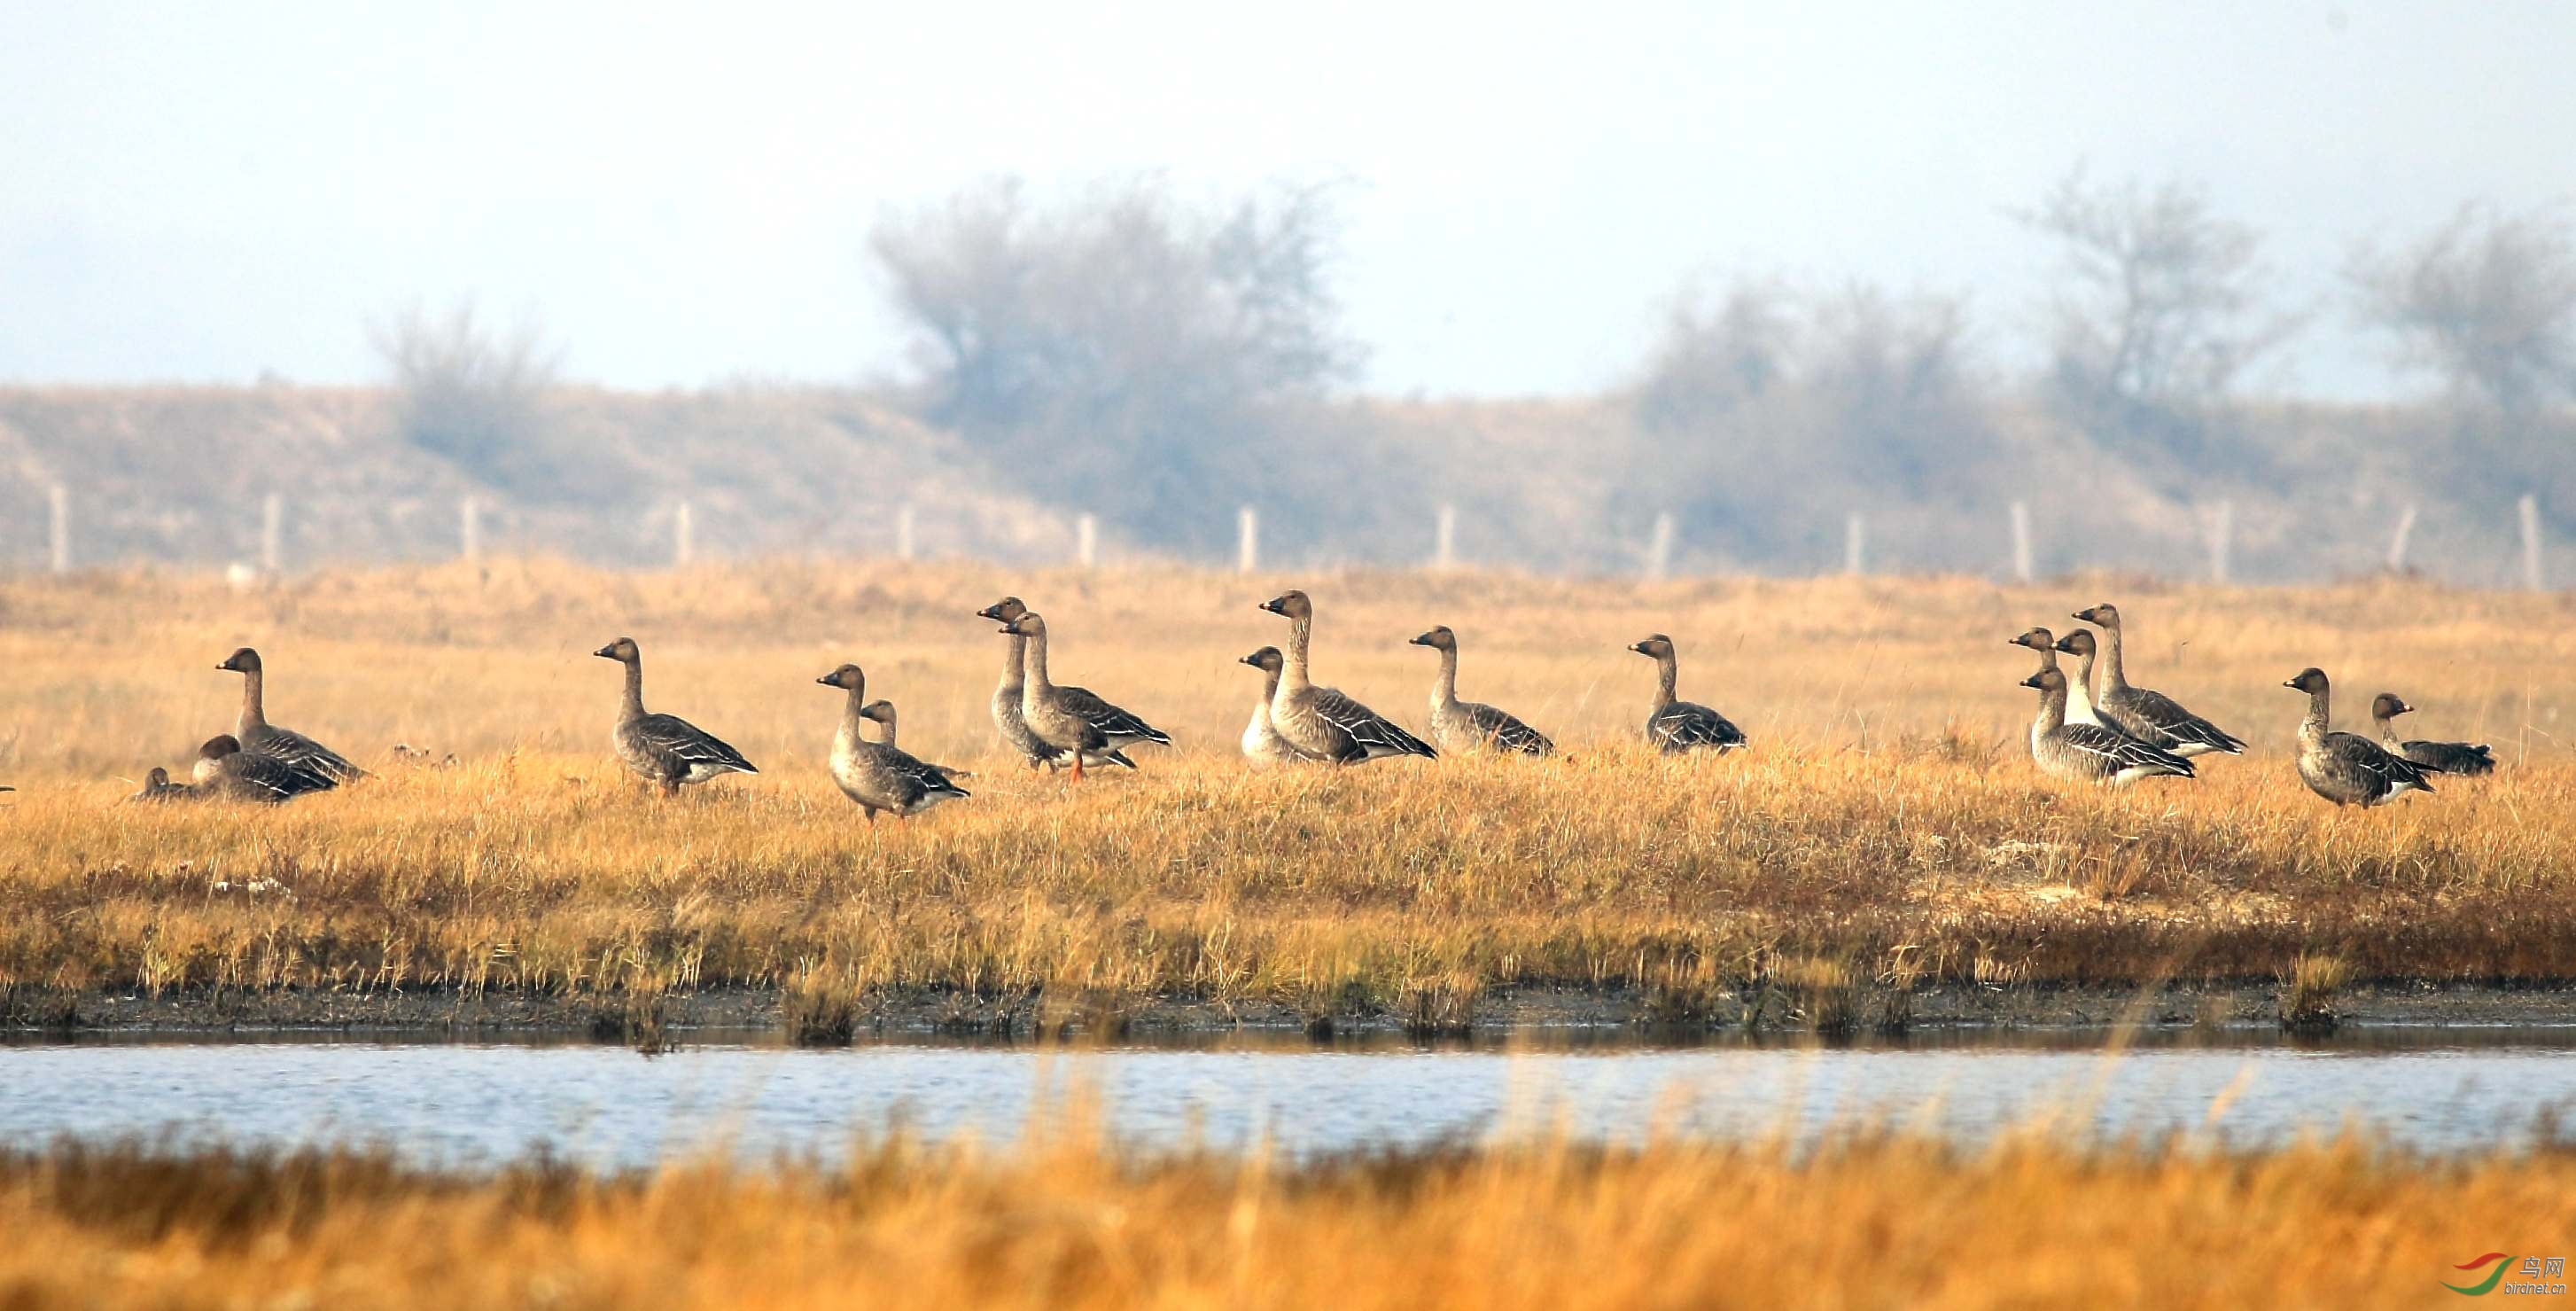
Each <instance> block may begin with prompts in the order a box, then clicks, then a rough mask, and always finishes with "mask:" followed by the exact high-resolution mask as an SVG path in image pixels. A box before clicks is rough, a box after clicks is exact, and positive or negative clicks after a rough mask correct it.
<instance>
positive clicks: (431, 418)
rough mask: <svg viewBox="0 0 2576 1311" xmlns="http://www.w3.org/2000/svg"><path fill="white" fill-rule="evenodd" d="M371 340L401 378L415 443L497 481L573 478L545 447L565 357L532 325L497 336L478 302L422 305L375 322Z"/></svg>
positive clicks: (407, 431) (409, 434)
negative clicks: (478, 315) (445, 307)
mask: <svg viewBox="0 0 2576 1311" xmlns="http://www.w3.org/2000/svg"><path fill="white" fill-rule="evenodd" d="M368 335H369V337H370V338H371V339H372V340H373V341H374V343H375V347H376V353H377V354H378V355H380V356H381V357H383V359H384V361H385V365H386V368H387V369H388V370H389V371H390V372H391V373H392V375H393V385H394V388H395V392H396V396H397V401H396V404H397V407H398V409H397V415H398V421H399V422H400V423H401V425H402V432H403V436H404V438H405V439H406V440H408V441H410V442H411V443H412V444H413V445H415V446H418V447H420V448H421V449H422V450H425V451H428V452H430V453H431V454H433V455H438V456H442V457H444V458H446V459H448V460H452V461H454V462H455V463H456V464H458V465H459V466H461V467H463V468H464V469H465V470H466V471H467V472H469V473H471V474H472V475H474V476H475V477H477V478H479V479H482V480H484V481H487V482H492V483H496V484H513V483H521V484H524V483H531V482H534V483H538V484H544V483H547V482H549V481H551V480H556V479H559V478H560V477H561V475H562V474H563V473H564V472H565V471H564V470H563V469H560V468H558V467H556V466H557V464H558V462H557V461H554V460H552V459H550V458H548V457H547V455H546V453H545V451H544V450H543V449H542V448H543V445H544V438H545V432H544V429H545V424H546V417H547V413H546V411H547V405H546V402H547V398H548V396H549V394H550V393H551V392H552V391H553V390H554V387H555V384H556V375H557V373H558V371H559V370H560V368H561V367H562V358H563V357H562V352H561V351H560V350H559V349H557V348H554V347H550V346H548V345H547V344H546V342H545V339H544V335H543V333H542V332H541V331H540V330H539V329H538V327H537V326H536V324H535V323H534V322H533V321H523V322H522V323H521V324H519V325H518V326H517V327H516V328H514V329H513V330H511V331H510V332H508V333H507V334H497V333H495V332H493V331H492V330H491V329H489V328H487V327H485V326H484V325H482V324H481V323H478V322H477V321H476V320H475V314H474V306H473V304H472V303H471V302H470V301H468V302H459V303H458V304H457V305H456V307H455V308H453V309H451V310H449V311H447V312H446V313H444V314H432V313H430V312H429V311H428V310H427V309H425V308H424V307H422V306H421V305H420V304H419V303H418V302H414V303H412V304H410V305H407V306H405V307H403V308H402V309H400V310H398V311H396V312H395V313H394V314H392V315H391V316H390V317H388V318H387V319H386V320H385V321H383V322H381V323H375V324H370V325H369V326H368ZM528 490H546V488H544V487H542V486H539V487H531V488H529V489H528Z"/></svg>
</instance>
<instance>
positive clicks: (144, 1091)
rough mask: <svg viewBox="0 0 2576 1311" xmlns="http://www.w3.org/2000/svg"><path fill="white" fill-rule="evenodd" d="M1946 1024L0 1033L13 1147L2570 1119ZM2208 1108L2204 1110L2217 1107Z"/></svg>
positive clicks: (2257, 1038) (2558, 1043)
mask: <svg viewBox="0 0 2576 1311" xmlns="http://www.w3.org/2000/svg"><path fill="white" fill-rule="evenodd" d="M2103 1041H2104V1038H2103V1035H2102V1034H2101V1033H2100V1032H2098V1031H2060V1032H2048V1031H2041V1032H2037V1033H2030V1032H2022V1033H2013V1034H2000V1035H1998V1034H1980V1035H1966V1036H1959V1035H1949V1036H1943V1037H1938V1038H1933V1039H1918V1040H1916V1041H1912V1042H1906V1043H1901V1044H1894V1045H1864V1046H1853V1047H1842V1048H1833V1047H1816V1046H1812V1045H1794V1044H1778V1043H1772V1044H1764V1043H1754V1042H1747V1041H1741V1040H1737V1041H1723V1042H1714V1043H1707V1044H1704V1045H1698V1046H1690V1047H1678V1048H1676V1047H1641V1046H1638V1045H1635V1044H1633V1043H1631V1042H1628V1041H1624V1040H1615V1039H1604V1038H1601V1037H1598V1036H1593V1035H1586V1034H1582V1033H1573V1034H1556V1035H1542V1036H1540V1037H1538V1038H1537V1039H1535V1040H1531V1039H1523V1040H1521V1041H1519V1042H1516V1043H1514V1044H1512V1045H1510V1046H1498V1045H1494V1044H1490V1043H1486V1044H1459V1045H1432V1046H1425V1045H1418V1044H1412V1043H1406V1042H1396V1041H1375V1042H1364V1043H1343V1044H1339V1045H1328V1046H1317V1045H1315V1044H1312V1043H1308V1042H1305V1041H1303V1040H1301V1039H1292V1038H1282V1037H1277V1036H1261V1035H1249V1036H1247V1035H1228V1036H1224V1037H1218V1038H1205V1039H1196V1040H1187V1041H1181V1042H1175V1043H1171V1044H1165V1045H1158V1046H1119V1047H1109V1048H1095V1049H1088V1050H1081V1051H1073V1050H1068V1049H1064V1048H1032V1047H1010V1046H996V1045H989V1044H973V1043H962V1042H949V1041H932V1040H924V1039H911V1040H903V1039H898V1040H888V1041H880V1042H875V1043H866V1044H862V1045H860V1046H856V1047H852V1048H847V1049H841V1050H821V1051H814V1050H794V1049H788V1048H783V1047H779V1046H776V1045H775V1044H774V1042H771V1041H768V1040H765V1039H762V1038H760V1037H759V1036H758V1035H697V1036H695V1038H693V1040H692V1042H691V1044H690V1045H689V1046H687V1047H686V1048H684V1049H682V1050H679V1051H674V1052H668V1053H664V1054H661V1055H658V1056H651V1057H646V1056H642V1055H638V1054H637V1053H635V1052H633V1051H629V1050H627V1049H625V1048H622V1047H611V1046H597V1045H588V1044H574V1043H558V1044H544V1043H489V1042H476V1043H446V1042H417V1041H400V1040H394V1039H390V1038H387V1039H369V1038H365V1037H359V1038H350V1037H345V1036H338V1035H335V1036H333V1037H331V1038H329V1039H316V1038H311V1037H300V1038H299V1037H286V1038H278V1037H270V1038H262V1039H258V1040H252V1041H236V1040H226V1041H196V1042H173V1041H168V1040H156V1041H148V1042H133V1041H121V1040H100V1039H87V1040H82V1041H76V1042H72V1043H63V1044H41V1043H32V1042H28V1043H17V1044H11V1045H0V1145H10V1146H21V1147H24V1146H33V1145H38V1144H41V1143H44V1142H47V1141H49V1140H52V1139H55V1138H57V1137H60V1136H63V1135H72V1136H77V1137H82V1138H89V1139H104V1138H118V1137H129V1136H136V1135H141V1136H145V1137H155V1138H172V1139H178V1140H186V1141H198V1140H206V1139H220V1140H224V1141H229V1142H234V1143H242V1144H272V1145H295V1144H306V1143H340V1144H361V1145H363V1144H378V1143H382V1144H387V1145H390V1146H392V1147H393V1148H394V1149H395V1150H397V1151H399V1152H401V1153H402V1154H404V1155H406V1156H409V1157H411V1158H413V1159H416V1160H421V1161H424V1162H433V1163H471V1162H478V1161H497V1160H506V1159H510V1158H513V1157H517V1156H520V1155H522V1154H525V1153H527V1152H529V1151H531V1150H535V1149H538V1148H541V1147H542V1148H545V1149H547V1150H550V1151H552V1152H554V1153H556V1154H557V1155H559V1156H563V1157H568V1158H571V1159H574V1160H579V1161H584V1162H590V1163H596V1164H612V1165H644V1164H649V1163H651V1162H653V1161H656V1160H660V1159H665V1158H667V1157H670V1156H672V1155H675V1154H681V1153H689V1152H698V1151H704V1150H708V1149H710V1148H721V1149H724V1150H729V1151H732V1152H734V1153H737V1154H739V1155H742V1156H745V1157H753V1158H758V1157H766V1156H769V1155H773V1154H776V1153H781V1152H785V1153H794V1154H800V1155H802V1154H811V1155H816V1156H821V1157H826V1158H828V1157H830V1156H832V1155H834V1154H835V1153H837V1152H839V1151H842V1150H845V1149H846V1148H847V1147H848V1146H849V1145H850V1144H851V1143H853V1142H854V1141H856V1140H857V1138H858V1137H859V1136H861V1135H863V1134H867V1133H872V1132H877V1131H882V1130H884V1129H885V1128H887V1127H888V1126H890V1125H892V1124H896V1123H901V1124H904V1125H907V1126H909V1127H910V1128H911V1129H913V1130H914V1131H916V1132H919V1133H921V1134H924V1135H926V1136H930V1137H946V1136H949V1135H952V1134H957V1133H961V1132H962V1133H973V1134H976V1135H978V1136H980V1137H982V1138H985V1139H988V1140H1007V1139H1012V1138H1016V1137H1018V1136H1019V1135H1020V1134H1022V1133H1023V1132H1025V1131H1026V1130H1027V1129H1028V1128H1029V1126H1030V1125H1031V1124H1032V1116H1033V1114H1034V1115H1036V1116H1038V1117H1040V1118H1039V1119H1038V1121H1037V1123H1041V1124H1043V1123H1049V1122H1053V1121H1056V1120H1059V1119H1061V1118H1062V1117H1065V1116H1067V1115H1069V1114H1071V1112H1069V1111H1068V1110H1067V1105H1068V1102H1069V1100H1071V1099H1070V1097H1069V1094H1071V1093H1072V1092H1074V1091H1075V1090H1077V1089H1083V1090H1096V1091H1097V1093H1098V1094H1099V1104H1100V1107H1101V1115H1102V1116H1103V1117H1104V1118H1105V1121H1106V1124H1107V1126H1108V1128H1109V1129H1110V1131H1111V1132H1112V1133H1113V1134H1115V1135H1116V1136H1117V1137H1119V1138H1120V1139H1121V1140H1122V1141H1124V1142H1128V1143H1132V1144H1136V1145H1139V1146H1143V1147H1149V1148H1151V1147H1177V1146H1181V1145H1184V1144H1187V1143H1191V1142H1197V1143H1201V1144H1205V1145H1209V1146H1216V1147H1224V1148H1239V1147H1241V1146H1243V1145H1245V1144H1247V1143H1251V1142H1256V1141H1260V1140H1262V1139H1264V1138H1265V1137H1266V1138H1267V1139H1268V1140H1269V1141H1271V1142H1273V1143H1274V1144H1276V1145H1277V1146H1278V1147H1279V1148H1281V1149H1282V1150H1284V1151H1287V1152H1289V1153H1291V1154H1295V1155H1308V1154H1315V1153H1323V1152H1334V1151H1346V1150H1354V1149H1368V1148H1379V1147H1393V1146H1407V1145H1420V1144H1425V1143H1433V1142H1439V1141H1444V1140H1470V1141H1472V1140H1480V1139H1484V1138H1488V1137H1491V1136H1494V1135H1498V1134H1499V1135H1508V1134H1512V1133H1517V1132H1526V1131H1528V1130H1530V1129H1532V1128H1533V1127H1546V1126H1553V1125H1559V1124H1561V1125H1563V1126H1564V1127H1565V1128H1567V1129H1569V1130H1571V1131H1573V1132H1575V1133H1577V1134H1580V1135H1584V1136H1591V1137H1601V1138H1608V1139H1614V1140H1635V1139H1638V1138H1642V1137H1644V1136H1645V1135H1647V1134H1648V1133H1650V1132H1655V1131H1657V1130H1662V1131H1668V1132H1674V1133H1685V1134H1702V1135H1722V1136H1730V1137H1758V1136H1765V1135H1772V1134H1777V1133H1783V1132H1785V1133H1787V1134H1788V1135H1790V1136H1791V1138H1792V1139H1794V1140H1797V1141H1801V1142H1803V1141H1811V1140H1812V1139H1813V1138H1814V1137H1815V1136H1816V1135H1817V1134H1818V1133H1820V1132H1822V1131H1824V1130H1826V1129H1828V1128H1830V1127H1833V1126H1836V1125H1847V1124H1852V1123H1864V1124H1867V1123H1884V1124H1893V1125H1899V1126H1904V1127H1916V1128H1928V1129H1932V1130H1935V1131H1937V1132H1939V1133H1942V1134H1944V1135H1947V1136H1950V1137H1952V1138H1956V1139H1960V1140H1963V1141H1974V1140H1977V1139H1980V1138H1982V1137H1984V1136H1986V1135H1989V1134H1991V1133H1993V1132H1994V1131H1995V1130H1996V1129H1998V1128H2000V1127H2003V1126H2006V1125H2010V1124H2013V1123H2016V1122H2019V1121H2022V1120H2025V1119H2027V1118H2029V1117H2031V1116H2034V1115H2037V1114H2041V1113H2044V1112H2050V1111H2056V1112H2058V1113H2061V1114H2064V1115H2067V1116H2069V1117H2071V1119H2072V1120H2073V1121H2074V1122H2075V1123H2077V1124H2079V1125H2082V1126H2086V1127H2089V1128H2090V1129H2091V1130H2093V1131H2095V1132H2097V1133H2103V1134H2110V1135H2129V1134H2136V1135H2150V1136H2152V1135H2163V1134H2167V1133H2172V1132H2177V1131H2193V1130H2204V1129H2205V1130H2206V1131H2208V1132H2210V1133H2212V1134H2213V1135H2214V1136H2215V1137H2216V1138H2218V1139H2219V1140H2221V1141H2224V1142H2227V1143H2229V1144H2233V1145H2238V1146H2255V1145H2262V1144H2269V1143H2277V1142H2281V1141H2284V1140H2286V1139H2288V1138H2290V1137H2293V1136H2295V1135H2296V1134H2298V1133H2300V1132H2302V1131H2303V1130H2311V1129H2317V1130H2328V1131H2330V1130H2332V1129H2335V1128H2337V1127H2339V1126H2341V1125H2342V1124H2344V1123H2346V1122H2347V1121H2350V1122H2353V1123H2358V1124H2361V1125H2364V1126H2367V1127H2369V1128H2370V1129H2372V1130H2374V1131H2376V1132H2378V1133H2380V1134H2383V1135H2384V1136H2386V1137H2387V1138H2388V1139H2389V1140H2390V1141H2392V1142H2395V1143H2398V1144H2402V1145H2405V1146H2409V1147H2413V1148H2418V1149H2422V1150H2427V1151H2459V1150H2471V1149H2478V1148H2484V1147H2490V1146H2495V1145H2499V1144H2503V1145H2513V1144H2517V1143H2521V1142H2527V1141H2529V1139H2530V1137H2531V1136H2532V1135H2533V1134H2534V1133H2535V1132H2536V1131H2538V1130H2539V1128H2540V1126H2541V1125H2543V1124H2544V1123H2546V1122H2547V1119H2548V1117H2550V1116H2552V1115H2555V1114H2557V1113H2559V1112H2561V1111H2567V1110H2576V1032H2571V1031H2569V1030H2564V1029H2543V1030H2531V1029H2479V1028H2441V1029H2421V1030H2387V1029H2381V1030H2371V1031H2365V1032H2361V1033H2354V1034H2348V1035H2346V1036H2344V1037H2341V1038H2338V1039H2335V1040H2332V1041H2328V1042H2322V1043H2304V1042H2292V1041H2289V1040H2285V1039H2282V1038H2280V1037H2279V1036H2278V1035H2275V1034H2271V1033H2269V1032H2261V1031H2245V1032H2236V1033H2228V1034H2222V1035H2218V1036H2216V1037H2214V1038H2213V1037H2211V1036H2209V1035H2205V1034H2195V1035H2190V1036H2186V1037H2174V1036H2157V1035H2148V1036H2146V1037H2144V1038H2143V1039H2142V1040H2140V1041H2138V1042H2136V1043H2134V1044H2132V1045H2131V1046H2129V1047H2128V1048H2127V1049H2126V1050H2125V1051H2123V1052H2122V1053H2120V1054H2119V1055H2117V1056H2107V1055H2106V1054H2105V1053H2104V1051H2103V1050H2102V1044H2103ZM2213 1108H2216V1115H2215V1119H2214V1122H2213Z"/></svg>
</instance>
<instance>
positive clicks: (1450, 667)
mask: <svg viewBox="0 0 2576 1311" xmlns="http://www.w3.org/2000/svg"><path fill="white" fill-rule="evenodd" d="M1456 704H1458V648H1456V647H1454V646H1444V647H1441V648H1440V672H1439V673H1438V674H1437V675H1435V676H1434V677H1433V678H1432V680H1431V706H1432V708H1433V709H1435V710H1439V709H1446V708H1447V707H1450V706H1454V705H1456Z"/></svg>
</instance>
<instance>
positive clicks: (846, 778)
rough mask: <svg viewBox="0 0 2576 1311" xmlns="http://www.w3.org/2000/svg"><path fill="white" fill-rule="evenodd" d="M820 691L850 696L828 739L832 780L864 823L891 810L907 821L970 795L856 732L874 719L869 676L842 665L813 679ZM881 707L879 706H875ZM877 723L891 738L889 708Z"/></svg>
mask: <svg viewBox="0 0 2576 1311" xmlns="http://www.w3.org/2000/svg"><path fill="white" fill-rule="evenodd" d="M814 681H815V682H817V683H820V684H822V685H823V686H825V687H837V688H840V689H842V690H843V691H845V692H847V693H849V695H848V696H847V697H845V698H843V699H842V703H841V727H840V729H839V731H837V732H835V733H833V734H832V781H833V782H834V783H837V784H839V785H840V787H841V794H842V795H844V796H846V797H848V798H849V799H850V800H852V801H855V802H857V803H859V809H860V811H861V812H863V813H865V814H866V815H867V817H868V823H869V824H870V825H874V824H875V823H876V822H877V812H878V811H880V810H884V811H891V812H892V813H893V814H894V815H895V817H896V818H899V819H902V818H909V817H911V816H914V815H918V814H920V813H921V812H923V811H925V810H928V809H930V808H931V807H932V806H935V805H938V804H939V803H940V802H943V801H946V800H948V799H949V798H951V797H963V796H969V795H972V794H970V793H969V792H967V791H966V789H964V788H961V787H959V786H957V785H956V784H955V783H954V782H952V781H950V780H949V777H948V775H947V774H946V773H943V772H942V771H941V770H940V769H939V768H938V767H937V766H935V765H926V764H923V763H922V762H921V761H919V760H916V759H914V758H913V757H912V756H910V755H908V754H906V753H905V752H904V750H903V749H902V748H901V747H898V746H896V745H895V744H894V743H893V742H892V741H891V740H888V741H884V742H871V741H869V740H868V739H867V735H866V734H865V733H862V732H860V731H859V728H860V725H861V724H862V723H864V722H865V721H867V720H869V719H872V718H876V717H875V716H873V715H870V714H869V713H868V711H869V710H870V709H871V708H872V707H870V706H869V704H868V676H867V675H866V674H863V673H861V672H859V667H858V666H857V665H843V666H841V667H840V668H838V669H835V670H833V671H832V672H830V673H828V674H825V675H823V676H822V677H821V678H818V679H815V680H814ZM877 704H879V705H885V704H886V703H884V702H878V703H877ZM887 709H888V713H887V715H886V717H885V718H883V719H878V720H877V722H879V723H882V724H885V725H886V736H887V737H888V738H889V739H891V738H892V737H893V735H894V727H893V723H892V719H893V716H892V713H891V711H892V707H891V706H888V707H887Z"/></svg>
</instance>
